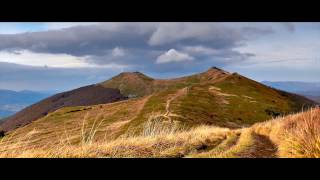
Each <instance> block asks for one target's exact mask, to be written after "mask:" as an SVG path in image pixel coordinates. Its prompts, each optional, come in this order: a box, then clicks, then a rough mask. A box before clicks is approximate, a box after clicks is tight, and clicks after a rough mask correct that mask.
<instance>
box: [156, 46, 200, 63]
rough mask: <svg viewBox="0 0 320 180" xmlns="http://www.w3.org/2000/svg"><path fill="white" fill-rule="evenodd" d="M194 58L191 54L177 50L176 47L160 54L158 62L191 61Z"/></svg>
mask: <svg viewBox="0 0 320 180" xmlns="http://www.w3.org/2000/svg"><path fill="white" fill-rule="evenodd" d="M193 59H194V58H193V57H191V56H190V55H189V54H186V53H181V52H178V51H176V50H175V49H170V50H169V51H167V52H165V53H164V54H162V55H160V56H159V57H158V58H157V61H156V63H157V64H163V63H170V62H183V61H191V60H193Z"/></svg>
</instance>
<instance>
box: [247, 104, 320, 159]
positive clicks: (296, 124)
mask: <svg viewBox="0 0 320 180" xmlns="http://www.w3.org/2000/svg"><path fill="white" fill-rule="evenodd" d="M252 129H253V130H254V131H256V132H257V133H260V134H263V135H265V136H268V137H269V138H270V139H271V140H272V141H273V142H274V143H275V144H276V145H277V146H278V156H279V157H301V158H319V157H320V108H315V109H311V110H309V111H306V112H303V113H299V114H295V115H289V116H286V117H282V118H278V119H274V120H271V121H268V122H265V123H258V124H256V125H254V126H253V127H252Z"/></svg>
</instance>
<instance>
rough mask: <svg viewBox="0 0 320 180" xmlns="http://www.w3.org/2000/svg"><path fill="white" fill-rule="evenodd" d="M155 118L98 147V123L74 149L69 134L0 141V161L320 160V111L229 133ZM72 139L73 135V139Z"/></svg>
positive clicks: (86, 130)
mask: <svg viewBox="0 0 320 180" xmlns="http://www.w3.org/2000/svg"><path fill="white" fill-rule="evenodd" d="M158 117H159V116H157V114H154V115H153V116H151V117H150V118H149V121H147V122H146V123H145V124H144V129H143V131H142V132H141V133H140V134H135V135H133V134H131V135H130V134H127V135H126V136H121V137H118V138H116V139H113V140H105V141H96V140H95V139H96V137H97V136H96V135H97V129H99V126H100V125H101V121H99V118H97V120H96V121H95V122H93V123H91V124H90V126H88V125H86V123H85V119H84V122H83V124H82V127H81V131H80V135H78V136H80V137H81V138H80V139H81V140H80V142H78V143H73V142H71V141H70V140H71V139H72V137H69V136H68V131H67V130H66V133H65V135H64V136H61V139H60V141H59V143H57V144H55V145H54V146H52V145H50V144H49V143H48V145H44V144H42V145H41V146H36V145H35V143H34V139H33V138H32V137H33V136H36V135H37V133H39V132H37V131H36V130H32V131H30V132H29V133H28V134H27V135H25V136H23V138H20V139H16V138H15V139H14V140H10V136H12V137H14V135H13V134H11V135H9V137H6V138H5V140H4V139H2V140H0V157H18V158H19V157H26V158H33V157H46V158H48V157H49V158H65V157H76V158H122V157H126V158H136V157H141V158H150V157H190V158H200V157H201V158H203V157H205V158H206V157H214V158H216V157H219V158H221V157H315V158H318V157H320V109H312V110H310V111H307V112H303V113H299V114H296V115H290V116H286V117H282V118H277V119H273V120H271V121H267V122H264V123H258V124H255V125H253V126H252V127H249V128H243V129H237V130H230V129H228V128H219V127H213V126H199V127H195V128H191V129H186V128H184V127H183V126H180V125H179V124H174V123H170V122H166V121H163V120H162V119H161V118H158ZM72 135H73V133H72ZM47 141H48V142H50V140H47Z"/></svg>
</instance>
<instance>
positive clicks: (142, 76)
mask: <svg viewBox="0 0 320 180" xmlns="http://www.w3.org/2000/svg"><path fill="white" fill-rule="evenodd" d="M113 78H117V79H118V78H121V79H122V78H124V79H131V80H133V79H143V80H153V78H151V77H149V76H147V75H145V74H143V73H141V72H139V71H135V72H122V73H120V74H118V75H117V76H115V77H113Z"/></svg>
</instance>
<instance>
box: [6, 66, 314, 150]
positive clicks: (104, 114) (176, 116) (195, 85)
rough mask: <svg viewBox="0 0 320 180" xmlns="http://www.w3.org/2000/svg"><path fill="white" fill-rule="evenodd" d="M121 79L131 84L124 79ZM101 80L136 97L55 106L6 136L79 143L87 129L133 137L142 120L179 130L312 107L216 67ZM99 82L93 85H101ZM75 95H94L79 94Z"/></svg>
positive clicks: (237, 124)
mask: <svg viewBox="0 0 320 180" xmlns="http://www.w3.org/2000/svg"><path fill="white" fill-rule="evenodd" d="M127 80H130V81H132V82H128V83H126V82H127ZM135 81H139V84H140V85H141V86H145V87H148V88H143V89H144V90H145V91H143V92H141V94H135V93H136V88H138V87H136V84H135V83H134V82H135ZM102 84H103V85H104V87H108V88H109V87H112V88H119V89H120V90H118V91H120V92H122V93H123V94H124V95H133V96H131V97H136V98H131V99H128V100H124V101H120V102H114V103H109V104H103V103H98V104H100V105H93V106H76V107H64V108H61V107H55V108H56V109H55V110H56V111H51V112H49V113H48V114H43V115H45V116H44V117H42V118H40V119H38V120H36V121H33V122H32V123H30V124H28V125H26V126H24V127H21V128H18V129H17V130H15V131H11V132H8V133H7V136H9V137H10V138H11V139H12V140H16V141H18V140H19V139H21V138H22V139H23V138H24V137H26V136H27V134H29V133H32V134H33V135H32V137H30V142H29V145H31V146H36V147H38V146H43V145H46V146H49V144H51V145H57V144H59V143H60V141H61V138H62V137H61V136H62V135H63V136H67V137H68V140H69V141H70V142H71V143H75V144H77V143H79V142H81V141H82V138H83V137H82V135H84V134H86V133H84V132H86V131H91V132H92V130H90V129H92V127H94V129H96V131H95V138H96V141H106V140H112V139H115V138H118V137H126V136H132V135H139V134H141V133H143V132H144V129H145V128H144V127H145V125H146V124H148V122H161V124H163V126H165V127H172V126H174V127H177V128H178V129H179V128H183V129H185V130H188V129H193V128H197V127H200V126H218V127H221V128H229V129H237V128H245V127H249V126H251V125H253V124H255V123H257V122H263V121H266V120H269V119H271V118H273V117H276V116H280V115H286V114H290V113H294V112H299V111H301V109H302V108H308V107H311V106H313V105H315V103H314V102H313V101H311V100H308V99H306V98H304V97H301V96H298V95H294V94H290V93H286V92H283V91H279V90H276V89H272V88H270V87H267V86H265V85H262V84H260V83H258V82H255V81H253V80H250V79H248V78H246V77H243V76H241V75H239V74H237V73H233V74H231V73H228V72H225V71H223V70H221V69H218V68H210V69H209V70H208V71H206V72H203V73H200V74H195V75H192V76H188V77H182V78H176V79H169V80H156V79H152V78H148V77H147V76H145V75H143V74H141V73H122V74H120V75H119V76H116V77H115V78H112V79H111V80H109V81H106V82H104V83H102ZM102 84H100V85H98V86H101V88H102ZM118 95H120V93H118ZM78 97H79V98H80V97H81V98H80V99H83V98H88V99H90V98H93V97H95V96H94V95H93V94H91V95H90V96H88V94H82V96H81V95H80V94H79V96H78ZM120 97H121V96H120ZM114 100H116V99H114ZM108 102H110V101H108ZM8 122H9V121H8ZM66 132H67V133H66ZM81 133H82V135H81ZM48 139H50V142H48ZM48 143H49V144H48Z"/></svg>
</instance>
